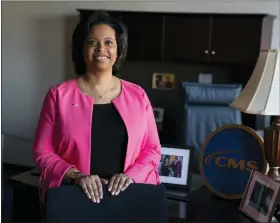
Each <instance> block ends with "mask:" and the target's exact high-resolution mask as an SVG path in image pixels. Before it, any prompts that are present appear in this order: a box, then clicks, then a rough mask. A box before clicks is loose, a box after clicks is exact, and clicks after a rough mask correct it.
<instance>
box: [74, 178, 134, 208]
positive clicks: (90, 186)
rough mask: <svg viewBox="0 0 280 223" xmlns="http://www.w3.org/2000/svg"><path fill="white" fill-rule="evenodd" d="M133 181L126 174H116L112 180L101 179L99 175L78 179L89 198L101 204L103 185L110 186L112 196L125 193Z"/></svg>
mask: <svg viewBox="0 0 280 223" xmlns="http://www.w3.org/2000/svg"><path fill="white" fill-rule="evenodd" d="M131 183H133V180H132V179H131V178H130V177H129V176H127V175H125V174H121V173H120V174H115V175H114V176H113V177H112V178H111V179H110V180H106V179H103V178H99V176H98V175H82V176H80V177H79V178H78V179H77V184H79V185H80V187H81V188H82V190H83V191H84V192H85V194H86V195H87V197H88V198H89V199H91V200H92V201H93V202H96V203H99V202H100V200H101V199H103V190H102V184H108V191H109V192H111V194H112V195H118V194H119V193H120V192H121V191H124V190H125V189H126V188H127V187H128V186H129V185H130V184H131Z"/></svg>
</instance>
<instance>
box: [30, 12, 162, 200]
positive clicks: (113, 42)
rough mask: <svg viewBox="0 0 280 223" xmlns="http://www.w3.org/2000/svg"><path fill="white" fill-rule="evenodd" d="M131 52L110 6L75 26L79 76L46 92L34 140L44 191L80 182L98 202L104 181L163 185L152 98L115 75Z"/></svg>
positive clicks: (112, 187) (116, 185)
mask: <svg viewBox="0 0 280 223" xmlns="http://www.w3.org/2000/svg"><path fill="white" fill-rule="evenodd" d="M126 51H127V30H126V28H125V26H124V25H123V24H122V23H120V22H119V21H117V20H115V19H113V18H111V17H110V16H109V15H108V14H107V13H106V12H104V11H99V12H96V13H95V14H94V15H92V16H91V17H90V18H89V19H88V21H86V22H81V23H79V24H78V25H77V27H76V29H75V31H74V33H73V38H72V59H73V62H74V65H75V68H76V73H77V78H74V79H72V80H69V81H65V82H63V83H60V84H58V85H56V86H53V87H51V89H50V90H49V91H48V93H47V95H46V97H45V100H44V104H43V107H42V111H41V116H40V120H39V123H38V127H37V131H36V136H35V142H34V146H33V152H34V156H35V161H36V164H37V166H38V167H39V168H40V169H41V170H42V176H43V179H44V184H43V185H44V188H45V189H47V188H50V187H59V186H60V185H61V184H63V183H67V184H69V183H70V184H78V185H79V186H80V187H81V189H82V190H83V191H84V193H85V194H86V196H88V198H89V199H91V200H92V201H93V202H97V203H99V202H100V201H101V199H102V198H103V191H102V184H108V190H109V191H110V193H111V194H112V195H118V194H119V193H120V192H121V191H124V190H125V189H126V188H127V187H128V186H129V185H130V184H131V183H147V184H159V183H160V182H159V174H158V170H157V167H158V164H159V161H160V157H161V149H160V148H161V146H160V142H159V137H158V132H157V127H156V122H155V118H154V114H153V109H152V106H151V104H150V101H149V99H148V97H147V95H146V93H145V91H144V90H143V89H142V88H141V87H140V86H138V85H136V84H133V83H130V82H127V81H125V80H121V79H119V78H117V77H116V76H114V74H115V73H116V72H118V71H119V69H120V67H121V64H122V63H123V61H124V60H125V57H126ZM135 123H137V124H135ZM43 195H44V194H43Z"/></svg>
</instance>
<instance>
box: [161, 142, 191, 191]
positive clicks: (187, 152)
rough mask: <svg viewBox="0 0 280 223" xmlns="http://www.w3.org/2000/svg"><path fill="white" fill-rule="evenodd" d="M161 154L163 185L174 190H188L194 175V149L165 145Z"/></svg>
mask: <svg viewBox="0 0 280 223" xmlns="http://www.w3.org/2000/svg"><path fill="white" fill-rule="evenodd" d="M161 152H162V155H161V160H160V163H159V166H158V172H159V176H160V181H161V183H164V184H165V185H166V186H167V187H172V188H187V187H188V186H189V185H190V181H191V173H192V171H191V166H192V164H191V160H192V155H193V152H192V147H188V146H171V145H169V146H167V145H163V146H162V147H161Z"/></svg>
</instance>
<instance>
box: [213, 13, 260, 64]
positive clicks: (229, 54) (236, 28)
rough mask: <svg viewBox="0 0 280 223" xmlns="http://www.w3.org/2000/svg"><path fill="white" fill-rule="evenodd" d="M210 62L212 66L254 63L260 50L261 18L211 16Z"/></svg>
mask: <svg viewBox="0 0 280 223" xmlns="http://www.w3.org/2000/svg"><path fill="white" fill-rule="evenodd" d="M210 20H211V40H210V41H209V42H210V46H209V51H208V53H209V55H210V58H211V59H210V61H211V62H212V63H214V64H216V63H217V64H240V65H246V64H252V63H255V62H256V60H257V58H258V54H259V50H260V48H261V30H262V20H263V16H254V15H252V16H244V15H237V16H234V15H223V16H211V17H210Z"/></svg>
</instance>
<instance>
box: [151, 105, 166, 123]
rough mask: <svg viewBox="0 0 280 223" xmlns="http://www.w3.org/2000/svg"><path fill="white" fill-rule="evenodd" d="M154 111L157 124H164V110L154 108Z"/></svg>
mask: <svg viewBox="0 0 280 223" xmlns="http://www.w3.org/2000/svg"><path fill="white" fill-rule="evenodd" d="M153 111H154V116H155V119H156V122H163V117H164V108H156V107H153Z"/></svg>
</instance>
